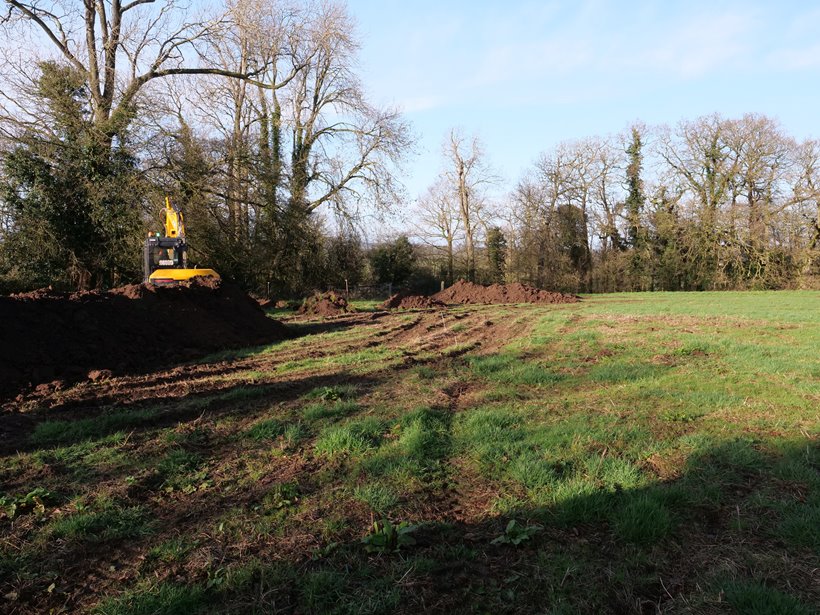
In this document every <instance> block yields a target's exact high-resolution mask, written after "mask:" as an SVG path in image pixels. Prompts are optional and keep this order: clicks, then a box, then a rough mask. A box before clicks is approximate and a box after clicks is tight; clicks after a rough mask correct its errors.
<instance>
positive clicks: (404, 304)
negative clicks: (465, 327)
mask: <svg viewBox="0 0 820 615" xmlns="http://www.w3.org/2000/svg"><path fill="white" fill-rule="evenodd" d="M379 307H380V308H382V309H384V310H419V309H428V308H443V307H446V306H445V305H444V303H442V302H441V301H438V300H437V299H433V298H432V297H426V296H424V295H403V294H401V293H398V294H395V295H393V296H391V297H390V298H389V299H388V300H387V301H385V302H384V303H382V304H381V305H380V306H379Z"/></svg>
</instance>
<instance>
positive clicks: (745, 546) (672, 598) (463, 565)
mask: <svg viewBox="0 0 820 615" xmlns="http://www.w3.org/2000/svg"><path fill="white" fill-rule="evenodd" d="M422 418H424V420H425V421H428V422H429V419H428V417H422ZM431 425H432V423H431ZM818 470H820V447H818V445H817V443H816V442H813V441H801V442H793V443H791V444H789V445H783V446H780V447H779V448H778V450H777V451H771V450H764V449H762V448H761V447H760V446H758V444H756V443H754V442H751V441H748V440H735V441H731V442H724V443H721V444H717V445H715V446H712V447H711V448H708V449H706V450H703V451H701V452H700V453H697V454H694V455H692V457H691V458H690V460H689V462H688V463H687V465H686V469H685V471H684V473H683V474H682V476H681V477H680V478H679V479H677V480H674V481H669V482H664V483H655V484H651V485H647V486H644V487H641V488H634V489H623V488H619V487H618V486H617V485H616V486H611V487H608V488H607V487H603V486H600V487H598V488H596V489H594V490H593V491H591V492H588V493H585V494H581V495H575V496H569V497H565V498H563V499H562V500H560V501H555V502H554V503H552V504H548V505H540V506H534V505H532V504H527V503H526V502H524V501H522V503H521V504H520V505H519V506H517V507H510V508H509V509H508V511H507V512H506V513H505V514H503V515H498V516H492V515H490V516H485V517H484V518H483V520H480V521H477V522H464V521H461V520H459V518H458V517H459V516H460V515H459V514H456V511H455V510H450V511H443V512H442V513H441V514H440V515H439V516H438V518H437V519H436V520H426V519H399V518H394V519H393V522H394V523H396V522H398V521H400V520H405V521H409V522H411V523H414V524H417V525H418V529H417V530H416V531H415V532H414V533H413V534H412V536H413V538H414V540H413V541H412V542H414V544H410V542H408V543H407V544H404V545H402V543H401V542H397V543H395V545H394V546H393V547H394V549H395V551H393V552H384V553H370V552H368V551H367V550H366V549H365V545H363V544H362V541H361V540H359V539H358V538H357V537H356V536H355V535H356V534H357V533H358V537H361V536H364V535H365V534H366V532H367V528H366V527H358V528H345V529H343V530H340V531H339V532H338V534H339V535H338V536H336V537H331V538H326V539H325V542H324V545H323V546H322V547H321V548H318V549H315V550H313V551H312V552H310V553H303V554H302V555H301V556H291V557H288V558H285V559H282V560H280V561H275V562H271V561H269V560H267V559H265V558H255V557H253V556H252V555H250V554H248V555H246V556H244V557H235V558H234V559H233V561H224V562H221V563H220V566H221V567H222V568H221V570H222V577H221V580H220V581H219V582H218V583H213V582H212V581H209V580H205V579H203V580H201V581H195V580H193V579H192V580H191V581H190V582H187V583H180V582H170V581H169V582H162V583H158V584H151V585H145V584H144V585H142V586H139V587H134V588H132V589H130V590H127V591H125V592H124V593H122V594H120V595H119V596H116V597H112V598H110V599H108V600H107V601H104V602H103V603H102V605H101V606H100V607H99V609H98V612H99V613H106V614H111V615H115V614H116V615H125V614H129V615H137V614H143V613H154V612H162V613H210V612H260V613H261V612H282V613H339V614H342V613H345V614H347V613H350V614H353V613H418V612H435V613H535V612H538V613H613V614H615V613H660V612H664V613H665V612H675V613H679V612H682V613H740V614H748V615H764V614H783V615H786V614H789V615H792V614H795V615H803V614H806V615H807V614H809V613H814V612H817V609H818V607H820V588H818V586H817V584H816V577H815V575H816V570H817V567H818V564H819V563H820V561H818V553H820V535H818V528H820V479H818ZM553 487H554V486H553ZM462 488H464V487H463V486H462ZM545 489H546V490H549V489H550V487H549V486H546V485H545ZM795 492H799V493H802V499H801V498H797V499H796V498H795ZM542 495H546V494H542ZM511 521H514V523H511ZM301 531H308V532H310V531H311V528H310V527H303V528H302V529H301ZM314 531H315V530H314ZM351 534H353V536H351ZM344 536H347V538H346V539H343V537H344Z"/></svg>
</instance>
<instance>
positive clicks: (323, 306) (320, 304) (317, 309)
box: [298, 292, 354, 316]
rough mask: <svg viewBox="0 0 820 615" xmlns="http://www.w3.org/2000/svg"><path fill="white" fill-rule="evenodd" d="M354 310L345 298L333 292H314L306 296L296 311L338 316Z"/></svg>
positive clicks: (309, 314) (308, 314) (305, 313)
mask: <svg viewBox="0 0 820 615" xmlns="http://www.w3.org/2000/svg"><path fill="white" fill-rule="evenodd" d="M352 311H354V310H353V308H352V307H351V306H349V305H348V303H347V299H345V298H344V297H342V296H341V295H337V294H336V293H334V292H327V293H314V294H313V295H311V296H310V297H308V298H306V299H305V300H304V302H303V303H302V306H301V307H300V308H299V310H298V313H299V314H304V315H306V316H338V315H339V314H347V313H348V312H352Z"/></svg>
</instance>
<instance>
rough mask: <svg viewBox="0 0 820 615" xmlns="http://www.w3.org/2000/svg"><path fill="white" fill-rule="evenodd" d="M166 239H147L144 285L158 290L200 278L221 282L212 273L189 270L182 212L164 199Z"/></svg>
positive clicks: (198, 269) (144, 257)
mask: <svg viewBox="0 0 820 615" xmlns="http://www.w3.org/2000/svg"><path fill="white" fill-rule="evenodd" d="M164 213H165V237H161V236H160V234H159V233H152V234H150V235H148V239H146V240H145V248H144V250H143V278H144V279H143V281H144V282H145V283H146V284H154V285H155V286H175V285H178V284H179V283H180V282H185V281H187V280H190V279H191V278H195V277H197V276H203V277H207V278H216V279H217V280H218V279H219V274H218V273H217V272H216V271H214V270H213V269H200V268H197V267H188V244H187V242H186V241H185V220H184V219H183V217H182V211H180V209H179V207H177V206H176V204H175V203H171V199H170V198H169V197H165V210H164Z"/></svg>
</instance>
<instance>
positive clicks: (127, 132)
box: [0, 0, 820, 296]
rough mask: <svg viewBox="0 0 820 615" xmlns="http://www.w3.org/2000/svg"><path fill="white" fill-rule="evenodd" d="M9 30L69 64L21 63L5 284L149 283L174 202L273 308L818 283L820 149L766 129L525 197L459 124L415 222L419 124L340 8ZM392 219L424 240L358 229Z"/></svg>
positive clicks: (27, 23)
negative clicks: (545, 291) (293, 298)
mask: <svg viewBox="0 0 820 615" xmlns="http://www.w3.org/2000/svg"><path fill="white" fill-rule="evenodd" d="M0 28H2V29H0V32H3V35H4V36H6V37H7V40H11V39H12V37H13V38H14V40H18V41H23V40H27V41H30V43H31V48H38V47H39V48H41V49H48V50H49V51H48V53H44V54H42V57H35V56H32V55H29V54H27V53H26V52H25V51H20V52H19V53H18V54H17V55H12V54H11V53H10V52H7V53H6V55H5V56H4V57H3V58H2V62H3V71H2V75H3V77H2V79H3V83H2V87H0V91H1V92H2V94H0V159H1V160H2V165H0V291H8V290H15V289H23V288H31V287H36V286H43V285H46V284H58V285H62V286H65V287H74V288H94V287H107V286H112V285H115V284H119V283H124V282H132V281H137V280H139V279H140V270H139V267H140V254H141V244H142V240H143V238H144V236H145V234H146V233H147V232H148V231H151V230H157V229H158V228H159V215H158V213H159V209H160V207H161V204H162V202H163V198H164V196H165V195H166V194H167V195H170V196H171V198H173V199H174V200H175V201H176V202H177V203H178V204H179V205H180V207H181V208H182V209H183V210H184V211H185V214H186V220H187V226H188V236H189V240H190V244H191V248H192V251H191V259H192V260H193V261H194V262H199V264H203V265H204V264H207V265H208V266H212V267H214V268H215V269H217V270H218V271H219V272H220V273H221V274H223V275H224V276H226V277H229V278H232V279H234V280H236V281H238V282H239V283H240V284H241V285H243V286H244V287H245V288H247V289H248V290H252V291H254V292H257V293H260V294H273V295H276V296H283V295H296V294H300V293H303V292H306V291H307V290H310V289H311V288H321V287H329V286H333V287H337V288H338V287H340V286H343V285H344V284H345V283H349V284H356V283H363V282H390V283H393V284H401V283H405V284H410V285H412V286H414V287H416V288H418V289H421V290H430V289H432V288H434V287H436V286H437V285H438V284H439V283H440V281H443V282H445V283H451V282H453V281H454V280H455V279H457V278H460V277H463V278H467V279H470V280H475V281H480V282H502V281H507V282H511V281H521V282H526V283H530V284H534V285H538V286H541V287H545V288H551V289H556V290H565V291H575V292H578V291H615V290H694V289H729V288H784V287H795V286H808V285H813V284H815V285H816V284H817V279H818V274H819V273H820V271H818V270H820V257H819V256H818V253H819V252H820V226H818V219H819V218H820V198H818V192H817V191H818V188H817V186H818V185H820V177H818V161H819V160H820V143H818V142H816V141H813V140H806V141H802V142H798V141H797V140H795V139H793V138H791V137H790V136H789V135H787V134H786V133H785V132H784V131H783V129H782V128H781V127H780V126H779V125H778V124H777V122H776V121H775V120H773V119H771V118H768V117H765V116H758V115H747V116H744V117H742V118H736V119H727V118H722V117H720V116H717V115H713V116H707V117H702V118H697V119H694V120H689V121H684V122H681V123H680V124H678V125H677V126H675V127H666V126H661V127H651V128H650V127H645V126H641V125H636V126H634V127H632V128H630V129H629V130H627V131H626V132H625V133H624V134H621V135H615V136H611V137H594V138H587V139H583V140H579V141H575V142H569V143H563V144H560V145H558V146H557V147H555V148H553V149H551V150H549V151H545V152H543V153H542V154H540V155H539V156H538V157H537V158H536V160H535V161H534V162H533V164H532V165H531V167H530V168H529V169H526V170H525V171H524V172H523V173H522V175H521V177H520V179H519V180H518V181H517V182H516V183H515V185H514V186H512V187H511V188H507V189H505V188H504V186H503V185H502V184H501V181H500V180H499V178H498V177H497V176H496V174H495V173H494V172H493V170H492V166H491V164H490V159H489V156H488V154H487V152H486V151H485V150H484V148H483V147H482V144H481V142H480V141H479V139H478V138H477V137H475V136H468V135H465V134H464V133H463V132H461V131H458V130H453V131H451V132H450V133H449V134H448V135H446V137H445V139H444V142H443V147H442V167H441V172H440V174H439V175H438V177H437V178H436V179H435V181H434V182H433V183H432V184H431V185H430V187H429V189H428V190H426V191H425V192H424V194H422V195H421V196H420V197H419V198H418V199H417V200H416V201H415V202H414V203H413V204H411V205H408V204H407V199H406V198H405V195H404V194H403V192H402V186H401V181H400V179H401V173H402V168H401V165H402V162H403V161H404V160H405V157H406V156H407V155H408V154H409V153H410V152H411V151H412V147H413V139H412V135H411V131H410V128H409V126H408V125H407V123H406V122H405V120H404V119H403V118H402V116H401V114H400V113H399V112H398V111H397V110H396V109H390V108H380V107H378V106H376V105H373V104H372V103H371V102H370V101H369V100H368V99H367V96H366V93H365V88H364V86H363V84H362V83H361V81H360V79H359V77H358V75H357V74H356V71H355V59H356V52H357V47H358V43H357V40H356V38H355V36H354V34H353V32H354V24H353V23H352V20H351V18H350V16H349V15H348V13H347V12H346V10H345V9H344V7H343V6H342V5H340V4H334V3H333V2H327V3H321V4H313V3H307V2H301V1H299V0H291V1H288V2H280V1H275V0H229V1H228V2H227V3H226V4H225V5H224V6H223V7H221V8H220V9H219V10H215V11H213V12H211V13H201V14H195V13H194V12H193V11H192V10H190V9H189V8H187V7H182V6H181V5H180V4H179V3H177V2H172V1H171V0H166V1H164V2H163V1H158V0H131V2H121V1H119V0H84V1H83V2H82V3H76V4H71V3H69V4H66V3H61V2H43V1H37V2H19V1H16V0H6V1H5V12H4V13H3V15H2V16H0ZM20 48H21V49H25V46H21V47H20ZM499 195H502V196H499ZM390 208H404V209H407V210H408V215H407V216H406V217H407V218H408V219H410V220H412V221H413V223H412V227H408V228H407V229H406V232H405V234H404V235H402V236H399V237H396V238H394V239H393V240H390V241H385V242H383V243H381V244H379V245H375V246H374V245H366V242H365V239H364V236H365V235H366V233H364V232H363V229H362V226H363V223H362V217H361V212H362V211H363V210H364V209H367V210H368V211H371V212H372V211H377V212H378V211H387V210H389V209H390Z"/></svg>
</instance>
